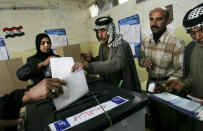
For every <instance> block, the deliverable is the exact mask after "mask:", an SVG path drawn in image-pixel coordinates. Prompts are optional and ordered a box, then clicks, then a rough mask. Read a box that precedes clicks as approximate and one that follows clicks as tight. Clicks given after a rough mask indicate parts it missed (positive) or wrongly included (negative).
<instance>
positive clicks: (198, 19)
mask: <svg viewBox="0 0 203 131" xmlns="http://www.w3.org/2000/svg"><path fill="white" fill-rule="evenodd" d="M183 26H184V27H185V28H186V29H187V31H189V30H190V29H194V28H197V27H203V3H201V4H200V5H198V6H196V7H195V8H193V9H191V10H189V11H188V12H187V13H186V15H185V17H184V19H183Z"/></svg>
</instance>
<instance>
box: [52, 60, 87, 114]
mask: <svg viewBox="0 0 203 131" xmlns="http://www.w3.org/2000/svg"><path fill="white" fill-rule="evenodd" d="M71 59H72V60H71ZM73 64H74V62H73V58H70V57H64V58H51V59H50V65H51V71H52V77H54V78H59V79H61V80H63V81H65V82H66V83H67V85H65V86H63V91H64V93H63V94H62V95H60V96H59V97H57V98H55V99H53V102H54V105H55V107H56V110H57V111H58V110H60V109H62V108H64V107H66V106H67V105H69V104H71V103H72V102H74V101H76V100H77V99H79V98H80V97H82V96H83V95H85V94H86V93H88V92H89V89H88V86H87V82H86V78H85V73H84V70H83V69H79V70H76V71H75V72H73V73H71V68H72V65H73Z"/></svg>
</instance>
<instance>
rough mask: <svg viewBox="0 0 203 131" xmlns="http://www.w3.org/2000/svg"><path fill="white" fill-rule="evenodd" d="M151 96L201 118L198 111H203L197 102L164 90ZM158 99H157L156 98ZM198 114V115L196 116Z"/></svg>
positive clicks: (202, 107)
mask: <svg viewBox="0 0 203 131" xmlns="http://www.w3.org/2000/svg"><path fill="white" fill-rule="evenodd" d="M151 96H152V97H153V98H154V96H155V97H157V98H159V100H160V101H165V102H167V103H168V105H170V106H172V107H173V108H175V109H177V110H180V111H182V112H185V113H186V114H188V115H190V116H192V117H194V118H196V119H199V120H200V118H201V119H203V118H202V117H203V116H202V115H201V114H200V112H202V111H203V106H202V105H201V104H199V103H196V102H193V101H191V100H188V99H185V98H182V97H179V96H176V95H173V94H170V93H167V92H164V93H159V94H153V95H151ZM157 100H158V99H157ZM198 114H199V116H198Z"/></svg>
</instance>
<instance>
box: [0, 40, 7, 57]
mask: <svg viewBox="0 0 203 131" xmlns="http://www.w3.org/2000/svg"><path fill="white" fill-rule="evenodd" d="M7 59H9V54H8V50H7V48H6V44H5V42H4V39H3V38H0V60H7Z"/></svg>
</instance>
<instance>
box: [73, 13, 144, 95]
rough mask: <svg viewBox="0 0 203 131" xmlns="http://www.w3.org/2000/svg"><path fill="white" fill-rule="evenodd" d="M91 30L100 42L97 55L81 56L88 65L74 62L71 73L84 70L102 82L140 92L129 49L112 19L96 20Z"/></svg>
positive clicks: (102, 18) (101, 18) (106, 17)
mask: <svg viewBox="0 0 203 131" xmlns="http://www.w3.org/2000/svg"><path fill="white" fill-rule="evenodd" d="M93 30H94V31H95V32H96V37H97V39H98V41H99V42H100V47H99V55H98V56H97V57H95V58H93V57H92V55H91V53H90V52H89V53H87V54H82V57H83V58H84V59H85V60H86V61H87V62H88V64H86V65H84V64H82V63H80V62H76V63H75V64H74V66H73V68H72V71H75V70H77V69H78V68H84V69H85V70H87V71H88V72H89V73H91V74H99V76H100V79H101V81H102V82H105V83H109V84H112V85H114V86H121V87H123V88H127V89H130V90H133V91H137V92H141V86H140V82H139V79H138V75H137V70H136V67H135V62H134V58H133V54H132V51H131V48H130V46H129V44H128V43H127V42H126V41H125V40H123V39H122V36H121V35H120V34H117V32H116V28H115V25H114V23H113V19H112V18H111V17H109V16H105V17H100V18H98V19H96V21H95V26H94V27H93ZM122 81H123V83H122Z"/></svg>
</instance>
